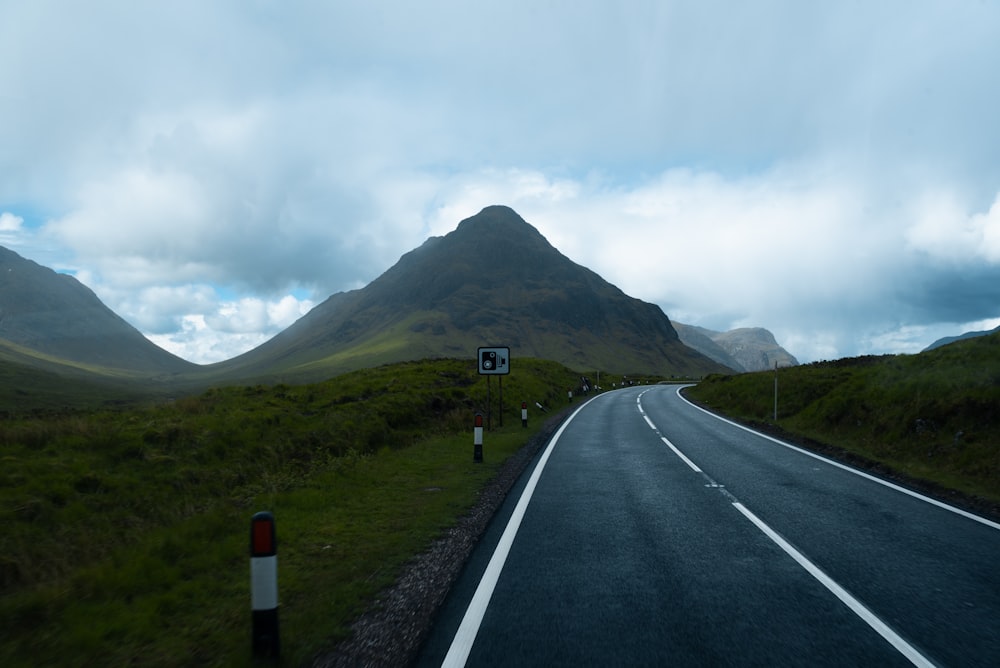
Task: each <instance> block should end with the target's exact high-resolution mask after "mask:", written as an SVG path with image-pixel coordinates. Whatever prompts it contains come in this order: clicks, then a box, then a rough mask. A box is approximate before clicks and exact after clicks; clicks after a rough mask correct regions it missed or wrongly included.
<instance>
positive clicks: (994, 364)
mask: <svg viewBox="0 0 1000 668" xmlns="http://www.w3.org/2000/svg"><path fill="white" fill-rule="evenodd" d="M777 377H778V415H777V418H778V419H777V426H779V427H780V428H781V429H782V430H784V431H785V432H787V433H790V434H793V435H797V436H802V437H806V438H808V439H811V440H813V441H816V442H819V443H822V444H826V445H831V446H835V447H839V448H842V449H844V450H846V451H848V452H852V453H855V454H857V455H860V456H861V457H864V458H865V459H867V460H870V461H873V462H878V463H880V464H883V465H885V466H887V467H888V468H889V469H892V470H895V471H898V472H900V473H903V474H905V475H907V476H910V477H912V478H915V479H918V480H926V481H929V482H932V483H936V484H938V485H941V486H943V487H945V488H947V489H954V490H958V491H961V492H964V493H966V494H970V495H972V496H974V497H980V498H983V499H987V500H989V501H992V502H1000V335H993V336H987V337H980V338H976V339H969V340H966V341H959V342H957V343H954V344H951V345H948V346H944V347H942V348H938V349H936V350H932V351H928V352H925V353H921V354H919V355H896V356H883V357H860V358H851V359H844V360H837V361H833V362H820V363H815V364H809V365H803V366H798V367H790V368H785V369H780V370H779V371H778V372H777ZM774 379H775V372H773V371H769V372H760V373H750V374H741V375H737V376H712V377H710V378H708V379H706V380H705V381H704V382H702V383H700V384H699V385H698V386H697V387H692V388H689V389H688V390H687V392H688V393H689V396H690V397H691V398H693V399H696V400H697V401H699V402H701V403H703V404H705V405H707V406H708V407H710V408H712V409H715V410H718V411H721V412H723V413H726V414H728V415H731V416H733V417H735V418H738V419H742V420H746V421H749V422H755V423H761V424H771V423H774Z"/></svg>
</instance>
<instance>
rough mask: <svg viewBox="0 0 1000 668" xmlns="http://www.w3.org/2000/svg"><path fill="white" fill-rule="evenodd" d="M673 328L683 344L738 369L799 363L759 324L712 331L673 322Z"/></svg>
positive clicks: (746, 369)
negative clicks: (758, 325) (757, 325)
mask: <svg viewBox="0 0 1000 668" xmlns="http://www.w3.org/2000/svg"><path fill="white" fill-rule="evenodd" d="M674 328H675V329H676V330H677V334H678V335H679V336H680V338H681V341H683V342H684V344H685V345H687V346H690V347H692V348H694V349H695V350H697V351H698V352H700V353H702V354H703V355H706V356H707V357H710V358H712V359H713V360H715V361H716V362H719V363H720V364H724V365H726V366H727V367H729V368H731V369H735V370H737V371H764V370H766V369H773V368H774V365H775V364H777V365H778V366H782V367H785V366H796V365H798V363H799V362H798V360H796V359H795V358H794V357H793V356H792V355H791V354H789V352H788V351H787V350H785V349H784V348H782V347H781V346H780V345H778V342H777V341H776V340H775V338H774V335H773V334H772V333H771V332H769V331H767V330H766V329H763V328H762V327H743V328H740V329H733V330H730V331H728V332H715V331H712V330H710V329H705V328H704V327H695V326H693V325H683V324H681V323H676V322H675V323H674Z"/></svg>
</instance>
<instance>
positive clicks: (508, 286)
mask: <svg viewBox="0 0 1000 668" xmlns="http://www.w3.org/2000/svg"><path fill="white" fill-rule="evenodd" d="M481 345H508V346H510V348H511V354H512V355H515V356H518V357H539V358H544V359H551V360H555V361H558V362H562V363H563V364H566V365H567V366H569V367H570V368H574V369H580V370H586V369H602V370H606V371H620V372H626V373H633V372H642V373H651V374H662V375H671V374H679V375H680V374H700V373H705V372H709V371H720V370H724V369H723V368H722V367H720V366H718V365H717V364H715V363H713V362H712V361H711V360H709V359H708V358H706V357H703V356H702V355H700V354H699V353H696V352H695V351H693V350H691V349H690V348H687V347H686V346H684V345H683V344H682V343H681V342H680V340H679V339H678V337H677V333H676V332H675V331H674V329H673V327H672V326H671V324H670V320H669V319H668V318H667V316H666V315H665V314H664V313H663V311H662V310H661V309H660V308H659V307H658V306H656V305H654V304H648V303H646V302H642V301H640V300H638V299H634V298H632V297H629V296H627V295H625V294H624V293H623V292H622V291H621V290H619V289H618V288H617V287H615V286H614V285H611V284H610V283H608V282H607V281H605V280H604V279H602V278H601V277H600V276H598V275H597V274H596V273H594V272H593V271H591V270H589V269H587V268H585V267H582V266H580V265H578V264H576V263H574V262H573V261H572V260H570V259H569V258H567V257H566V256H564V255H563V254H562V253H560V252H559V251H558V250H556V249H555V248H554V247H553V246H552V245H551V244H550V243H549V242H548V241H547V240H546V239H545V237H544V236H542V234H541V233H540V232H539V231H538V230H537V229H535V228H534V227H533V226H531V225H530V224H528V223H527V222H525V221H524V219H523V218H521V216H519V215H518V214H517V213H516V212H515V211H514V210H513V209H511V208H510V207H507V206H489V207H486V208H485V209H483V210H482V211H480V212H479V213H478V214H476V215H474V216H471V217H469V218H466V219H464V220H462V221H461V222H460V223H459V224H458V226H457V227H456V229H455V230H453V231H452V232H449V233H448V234H446V235H445V236H443V237H434V238H431V239H428V240H427V241H426V242H425V243H424V244H423V245H421V246H420V247H419V248H417V249H415V250H413V251H410V252H408V253H406V254H405V255H403V256H402V257H401V258H400V260H399V262H397V263H396V264H395V265H393V266H392V267H391V268H390V269H388V270H387V271H386V272H385V273H383V274H382V275H381V276H379V277H378V278H377V279H375V280H374V281H373V282H372V283H370V284H369V285H368V286H366V287H365V288H362V289H360V290H355V291H352V292H349V293H339V294H337V295H333V296H332V297H331V298H330V299H328V300H326V301H325V302H323V303H322V304H320V305H319V306H317V307H316V308H314V309H313V310H312V311H310V312H309V313H308V314H306V315H305V316H304V317H303V318H301V319H300V320H299V321H298V322H296V323H295V324H294V325H292V327H290V328H289V329H288V330H286V331H285V332H282V333H281V334H279V335H278V336H276V337H275V338H274V339H272V340H271V341H268V342H267V343H265V344H264V345H262V346H261V347H260V348H258V349H255V350H254V351H250V352H249V353H246V354H244V355H242V356H241V357H239V358H236V360H233V364H232V365H226V364H225V363H222V364H223V365H224V366H230V367H231V368H232V370H234V371H235V367H241V368H243V369H244V370H245V369H248V368H251V367H255V368H256V369H257V370H259V371H264V370H265V369H266V367H268V366H272V365H273V364H274V361H275V360H277V359H281V360H283V363H289V362H291V363H294V364H309V363H310V362H309V360H310V359H317V358H322V359H326V360H330V361H331V364H334V363H336V364H339V365H343V367H344V368H361V367H363V366H369V365H374V364H379V363H384V362H387V361H399V360H402V359H419V358H421V357H467V356H468V357H471V356H473V355H474V354H475V350H476V347H477V346H481Z"/></svg>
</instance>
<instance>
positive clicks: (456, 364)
mask: <svg viewBox="0 0 1000 668" xmlns="http://www.w3.org/2000/svg"><path fill="white" fill-rule="evenodd" d="M575 377H576V375H575V374H574V373H573V372H570V371H569V370H567V369H565V368H564V367H561V366H559V365H555V364H551V363H546V362H540V361H533V360H519V361H518V364H517V365H516V366H515V369H514V370H513V372H512V374H511V375H510V376H508V377H507V378H506V379H505V382H504V394H505V403H506V406H505V408H506V411H505V414H506V416H507V420H506V421H505V422H506V425H507V426H506V427H505V428H504V429H502V430H501V429H495V430H494V431H492V432H490V433H488V434H487V436H486V443H485V445H484V451H485V462H484V463H482V464H474V463H473V462H472V434H471V431H472V430H471V423H472V416H473V413H474V412H476V411H485V408H486V406H485V394H486V387H485V385H486V383H485V382H484V381H483V380H482V379H481V378H480V377H478V376H477V375H476V372H475V365H474V363H473V362H471V361H455V360H441V361H434V362H414V363H406V364H398V365H391V366H386V367H380V368H377V369H368V370H364V371H358V372H355V373H351V374H347V375H345V376H342V377H338V378H336V379H333V380H331V381H328V382H325V383H317V384H312V385H302V386H285V385H277V386H248V387H231V388H217V389H213V390H210V391H208V392H205V393H204V394H202V395H200V396H197V397H189V398H184V399H179V400H177V401H174V402H172V403H169V404H162V405H153V406H146V407H141V408H132V409H127V410H119V411H110V410H99V411H80V412H75V413H64V414H49V415H46V416H41V417H39V416H22V417H11V418H9V419H7V420H5V421H4V422H3V423H0V458H2V460H3V466H2V467H0V519H2V522H3V526H4V531H3V533H2V534H0V555H2V556H0V624H2V625H3V628H4V633H3V634H2V636H0V664H2V665H5V666H38V665H74V666H75V665H132V664H142V665H153V666H158V665H162V666H173V665H188V664H197V665H209V666H228V665H245V664H246V663H247V662H248V661H249V658H250V657H249V654H250V639H249V624H250V610H249V600H250V599H249V595H250V593H249V563H248V559H249V555H248V530H249V521H250V517H251V516H252V514H253V513H254V512H256V511H258V510H270V511H272V512H274V513H275V517H276V525H277V532H278V541H279V586H280V596H281V624H282V644H283V650H282V651H283V659H284V660H283V663H284V664H286V665H297V664H298V663H300V662H302V661H304V660H306V659H307V658H308V657H310V656H312V655H313V654H314V653H316V652H317V651H318V650H320V649H321V648H323V647H325V646H327V645H328V644H330V643H331V642H334V641H336V640H337V639H341V638H343V637H345V636H346V634H347V633H348V628H349V624H350V622H351V621H352V620H353V619H354V618H356V616H357V615H358V614H359V613H360V612H362V611H363V610H364V609H365V608H366V606H368V605H370V604H371V602H372V600H373V597H374V596H375V595H376V594H377V592H378V591H379V590H381V589H382V588H384V587H385V586H386V585H387V584H389V583H391V582H392V581H393V580H394V579H395V577H396V575H397V574H398V572H399V570H400V568H401V567H402V565H403V564H404V563H405V562H406V561H407V560H408V559H410V558H411V557H412V556H413V555H415V554H417V553H419V552H420V551H422V550H423V549H425V548H426V547H427V546H428V545H429V543H430V542H431V541H432V540H433V539H434V538H435V537H437V536H439V535H440V534H441V533H442V532H443V531H444V529H445V528H446V527H448V526H450V525H451V524H453V523H454V522H455V520H456V519H457V518H458V517H460V516H461V515H462V514H463V513H465V512H466V511H467V509H468V508H469V507H470V506H471V505H472V504H473V503H474V501H475V499H476V494H477V491H478V490H479V489H480V488H481V487H482V485H484V484H485V483H486V482H487V481H488V480H489V478H490V477H492V476H493V475H494V473H495V472H496V470H497V469H498V468H499V466H500V465H501V464H502V462H503V461H504V460H505V459H506V458H507V457H508V456H509V455H510V454H512V453H513V452H515V451H516V450H517V449H518V448H519V447H521V445H522V444H523V443H525V442H526V441H527V439H528V438H529V436H530V434H529V430H524V429H522V427H521V424H520V419H519V417H520V401H522V400H526V401H529V405H531V406H534V402H535V401H539V402H540V403H542V404H543V405H554V404H556V402H560V401H561V402H564V401H565V389H564V388H565V387H566V386H567V384H571V383H572V382H573V379H575ZM514 397H516V400H515V399H514ZM496 399H497V396H496V387H495V383H494V395H493V401H494V404H495V402H496ZM494 410H497V409H496V407H494ZM533 415H537V411H533Z"/></svg>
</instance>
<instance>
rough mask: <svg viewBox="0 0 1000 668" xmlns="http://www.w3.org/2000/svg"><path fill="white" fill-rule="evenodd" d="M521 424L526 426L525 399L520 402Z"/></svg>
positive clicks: (526, 407)
mask: <svg viewBox="0 0 1000 668" xmlns="http://www.w3.org/2000/svg"><path fill="white" fill-rule="evenodd" d="M521 426H522V427H527V426H528V402H527V401H522V402H521Z"/></svg>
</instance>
